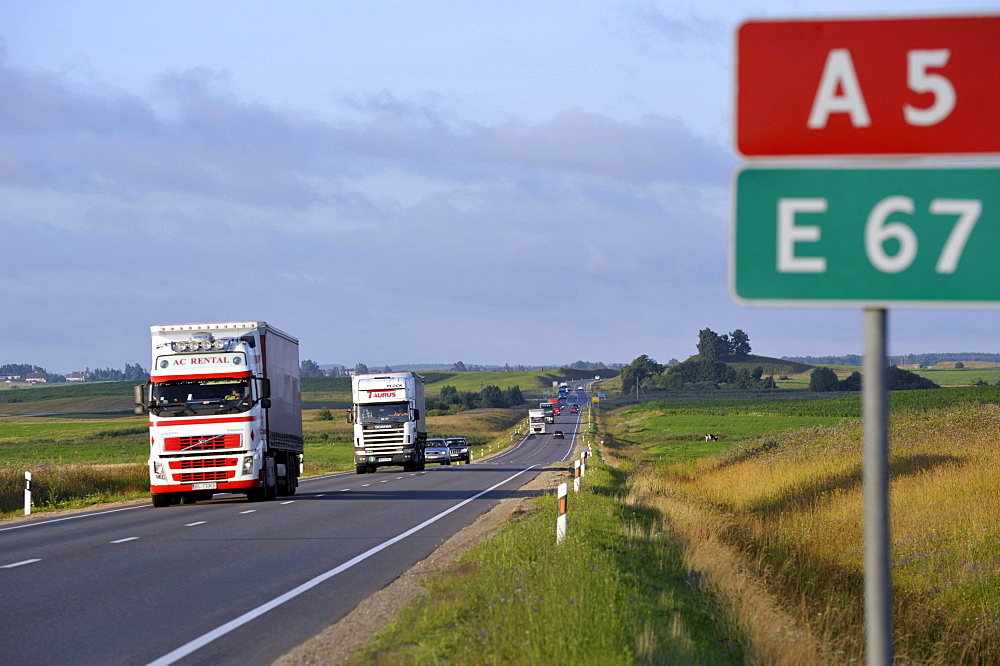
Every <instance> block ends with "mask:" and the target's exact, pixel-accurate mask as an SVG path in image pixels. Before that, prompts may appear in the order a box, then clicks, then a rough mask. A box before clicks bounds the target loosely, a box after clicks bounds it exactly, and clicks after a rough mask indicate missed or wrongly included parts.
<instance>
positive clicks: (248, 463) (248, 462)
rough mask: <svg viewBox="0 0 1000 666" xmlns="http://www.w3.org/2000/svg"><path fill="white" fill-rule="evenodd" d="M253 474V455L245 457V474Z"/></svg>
mask: <svg viewBox="0 0 1000 666" xmlns="http://www.w3.org/2000/svg"><path fill="white" fill-rule="evenodd" d="M250 474H253V456H244V457H243V475H244V476H247V475H250Z"/></svg>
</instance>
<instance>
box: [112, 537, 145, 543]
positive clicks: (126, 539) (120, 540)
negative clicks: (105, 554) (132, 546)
mask: <svg viewBox="0 0 1000 666" xmlns="http://www.w3.org/2000/svg"><path fill="white" fill-rule="evenodd" d="M138 538H139V537H126V538H124V539H118V540H117V541H112V542H111V543H125V542H126V541H135V540H136V539H138Z"/></svg>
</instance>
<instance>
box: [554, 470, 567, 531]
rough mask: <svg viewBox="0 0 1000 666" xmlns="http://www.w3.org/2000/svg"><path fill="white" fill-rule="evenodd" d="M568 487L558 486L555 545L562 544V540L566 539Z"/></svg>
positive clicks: (564, 485) (563, 484)
mask: <svg viewBox="0 0 1000 666" xmlns="http://www.w3.org/2000/svg"><path fill="white" fill-rule="evenodd" d="M568 490H569V489H568V486H567V485H566V484H565V483H560V484H559V492H558V493H557V497H558V498H559V517H558V518H556V543H562V541H563V539H565V538H566V504H567V501H568V499H569V498H568V497H567V496H566V495H567V493H568Z"/></svg>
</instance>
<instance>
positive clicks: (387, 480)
mask: <svg viewBox="0 0 1000 666" xmlns="http://www.w3.org/2000/svg"><path fill="white" fill-rule="evenodd" d="M379 483H389V479H382V480H381V481H379Z"/></svg>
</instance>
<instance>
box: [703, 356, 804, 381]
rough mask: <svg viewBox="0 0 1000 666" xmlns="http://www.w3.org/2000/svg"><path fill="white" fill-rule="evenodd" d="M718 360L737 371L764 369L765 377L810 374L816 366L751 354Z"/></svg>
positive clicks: (722, 357) (723, 357)
mask: <svg viewBox="0 0 1000 666" xmlns="http://www.w3.org/2000/svg"><path fill="white" fill-rule="evenodd" d="M700 360H701V356H700V355H697V354H696V355H694V356H692V357H691V358H689V359H688V361H700ZM718 360H720V361H722V362H723V363H725V364H727V365H731V366H733V367H734V368H736V369H737V370H744V369H745V370H753V369H754V368H756V367H758V366H759V367H761V368H764V375H765V376H767V375H774V376H775V377H780V376H782V375H798V374H801V373H803V372H810V371H811V370H812V369H813V367H814V366H812V365H810V364H808V363H799V362H798V361H792V360H790V359H787V358H773V357H771V356H757V355H755V354H749V355H747V356H721V357H720V358H719V359H718Z"/></svg>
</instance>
